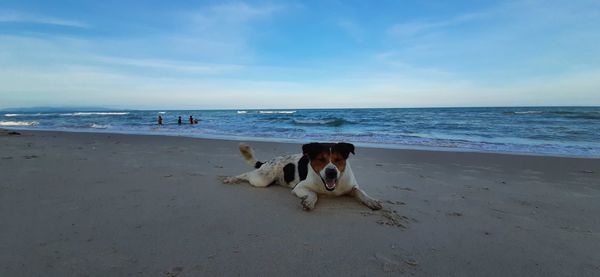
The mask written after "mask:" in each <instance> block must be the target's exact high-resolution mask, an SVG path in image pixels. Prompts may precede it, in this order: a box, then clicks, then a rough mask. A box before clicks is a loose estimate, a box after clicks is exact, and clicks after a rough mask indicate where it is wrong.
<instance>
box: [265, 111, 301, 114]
mask: <svg viewBox="0 0 600 277" xmlns="http://www.w3.org/2000/svg"><path fill="white" fill-rule="evenodd" d="M295 112H296V111H259V113H261V114H274V113H280V114H293V113H295Z"/></svg>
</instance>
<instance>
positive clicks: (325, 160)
mask: <svg viewBox="0 0 600 277" xmlns="http://www.w3.org/2000/svg"><path fill="white" fill-rule="evenodd" d="M325 150H327V149H326V148H323V150H322V151H321V152H319V153H318V154H317V156H315V157H314V159H312V158H311V159H310V166H311V167H312V168H313V169H314V170H315V172H321V170H323V168H325V166H326V165H328V164H329V160H330V157H331V155H330V154H329V151H325Z"/></svg>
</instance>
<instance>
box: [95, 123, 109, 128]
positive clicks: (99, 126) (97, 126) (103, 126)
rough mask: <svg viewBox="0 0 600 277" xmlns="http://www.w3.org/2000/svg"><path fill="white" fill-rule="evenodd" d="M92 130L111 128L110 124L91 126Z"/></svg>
mask: <svg viewBox="0 0 600 277" xmlns="http://www.w3.org/2000/svg"><path fill="white" fill-rule="evenodd" d="M90 127H91V128H95V129H106V128H110V124H104V125H103V124H96V123H94V124H92V125H90Z"/></svg>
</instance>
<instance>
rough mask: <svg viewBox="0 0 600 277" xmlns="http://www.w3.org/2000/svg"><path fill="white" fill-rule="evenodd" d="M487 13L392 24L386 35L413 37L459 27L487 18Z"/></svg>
mask: <svg viewBox="0 0 600 277" xmlns="http://www.w3.org/2000/svg"><path fill="white" fill-rule="evenodd" d="M489 15H490V14H489V13H485V12H480V13H467V14H462V15H458V16H455V17H451V18H447V19H441V20H421V21H411V22H403V23H398V24H394V25H392V26H391V27H389V29H388V30H387V33H388V35H390V36H395V37H402V36H414V35H419V34H423V33H425V32H428V31H432V30H436V29H440V28H446V27H452V26H456V25H460V24H463V23H467V22H470V21H474V20H478V19H483V18H486V17H487V16H489Z"/></svg>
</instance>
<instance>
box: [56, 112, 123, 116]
mask: <svg viewBox="0 0 600 277" xmlns="http://www.w3.org/2000/svg"><path fill="white" fill-rule="evenodd" d="M128 114H129V113H128V112H77V113H61V114H60V115H64V116H88V115H128Z"/></svg>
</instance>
